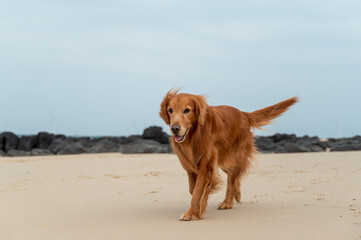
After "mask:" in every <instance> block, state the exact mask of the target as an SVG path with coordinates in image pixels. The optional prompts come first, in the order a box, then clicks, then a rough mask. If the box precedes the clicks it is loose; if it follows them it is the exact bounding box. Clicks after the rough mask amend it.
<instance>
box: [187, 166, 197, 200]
mask: <svg viewBox="0 0 361 240" xmlns="http://www.w3.org/2000/svg"><path fill="white" fill-rule="evenodd" d="M187 175H188V183H189V193H190V194H191V195H193V190H194V187H195V185H196V181H197V174H195V173H192V172H188V171H187Z"/></svg>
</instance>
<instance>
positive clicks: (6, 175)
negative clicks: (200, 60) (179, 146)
mask: <svg viewBox="0 0 361 240" xmlns="http://www.w3.org/2000/svg"><path fill="white" fill-rule="evenodd" d="M222 176H223V177H225V175H222ZM224 179H225V178H224ZM242 184H243V185H242V203H241V204H235V207H234V209H232V210H225V211H220V210H217V204H218V203H219V202H221V201H222V200H223V197H224V193H225V191H224V185H223V189H222V190H221V191H219V192H218V193H216V194H214V195H212V196H211V197H210V200H209V202H208V208H207V212H206V213H205V214H204V216H203V219H202V220H199V221H192V222H181V221H179V220H178V218H179V216H180V215H181V214H182V213H183V212H184V211H186V210H187V209H188V207H189V202H190V195H189V193H188V183H187V177H186V174H185V172H184V170H183V169H182V168H181V166H180V164H179V162H178V159H177V157H176V156H175V155H172V154H154V155H153V154H151V155H122V154H84V155H68V156H45V157H17V158H8V157H3V158H0V205H1V210H0V239H2V240H12V239H19V240H20V239H21V240H25V239H27V240H29V239H34V240H42V239H44V240H45V239H46V240H49V239H77V240H81V239H87V240H89V239H107V240H108V239H190V238H191V239H277V240H279V239H327V240H330V239H343V240H344V239H361V152H336V153H328V152H326V153H300V154H261V155H259V156H258V158H257V159H256V161H255V162H254V166H253V168H252V169H251V171H250V173H249V175H248V176H247V177H246V178H244V179H243V181H242Z"/></svg>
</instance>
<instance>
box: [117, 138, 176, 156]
mask: <svg viewBox="0 0 361 240" xmlns="http://www.w3.org/2000/svg"><path fill="white" fill-rule="evenodd" d="M171 151H172V150H171V147H170V145H169V144H161V143H159V142H157V141H154V140H151V139H139V140H136V141H134V142H132V143H128V144H123V145H120V147H119V152H121V153H127V154H128V153H170V152H171Z"/></svg>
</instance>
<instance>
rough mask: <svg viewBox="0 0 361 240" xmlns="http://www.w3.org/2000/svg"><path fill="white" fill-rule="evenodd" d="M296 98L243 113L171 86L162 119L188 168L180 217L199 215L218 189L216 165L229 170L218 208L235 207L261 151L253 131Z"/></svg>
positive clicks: (294, 101) (163, 102) (296, 99)
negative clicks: (185, 207) (184, 207)
mask: <svg viewBox="0 0 361 240" xmlns="http://www.w3.org/2000/svg"><path fill="white" fill-rule="evenodd" d="M297 101H298V98H297V97H292V98H290V99H287V100H285V101H283V102H280V103H277V104H275V105H272V106H269V107H266V108H263V109H260V110H257V111H254V112H250V113H248V112H242V111H240V110H238V109H236V108H234V107H231V106H210V105H208V104H207V101H206V98H205V97H204V96H203V95H192V94H186V93H179V89H176V90H173V89H171V90H170V91H169V92H168V93H167V94H166V95H165V97H164V99H163V101H162V102H161V105H160V112H159V115H160V117H161V118H162V119H163V120H164V122H165V123H166V124H167V125H169V127H170V131H171V134H172V137H171V145H172V148H173V150H174V152H175V153H176V155H177V156H178V158H179V161H180V163H181V165H182V167H183V168H184V169H185V170H186V172H187V175H188V182H189V193H190V194H191V195H192V200H191V204H190V208H189V209H188V211H187V212H185V213H183V214H182V215H181V216H180V220H181V221H190V220H197V219H200V218H201V216H202V214H203V213H204V211H205V210H206V206H207V200H208V196H209V195H210V194H212V193H214V192H215V191H217V190H218V189H219V185H220V183H221V179H220V175H219V172H218V168H219V167H220V168H221V169H222V170H223V171H224V172H225V173H226V174H227V191H226V196H225V199H224V201H223V202H221V203H220V204H219V205H218V209H220V210H224V209H231V208H232V207H233V203H234V200H236V201H237V202H240V200H241V178H242V176H244V175H245V174H246V173H247V170H248V169H249V167H250V166H251V162H252V159H253V158H254V156H255V154H256V153H257V149H256V147H255V145H254V137H253V130H254V129H255V128H261V127H262V126H264V125H266V124H269V123H271V120H272V119H274V118H276V117H279V116H281V115H282V114H283V113H284V112H286V111H287V109H288V108H289V107H290V106H291V105H293V104H295V103H296V102H297Z"/></svg>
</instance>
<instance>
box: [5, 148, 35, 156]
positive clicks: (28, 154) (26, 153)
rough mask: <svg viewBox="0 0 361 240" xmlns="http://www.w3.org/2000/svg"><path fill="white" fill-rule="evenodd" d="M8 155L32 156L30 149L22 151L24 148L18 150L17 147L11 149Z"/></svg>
mask: <svg viewBox="0 0 361 240" xmlns="http://www.w3.org/2000/svg"><path fill="white" fill-rule="evenodd" d="M6 155H7V156H8V157H25V156H30V152H29V151H22V150H16V149H10V150H9V151H8V152H7V154H6Z"/></svg>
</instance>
